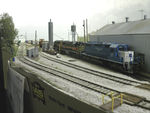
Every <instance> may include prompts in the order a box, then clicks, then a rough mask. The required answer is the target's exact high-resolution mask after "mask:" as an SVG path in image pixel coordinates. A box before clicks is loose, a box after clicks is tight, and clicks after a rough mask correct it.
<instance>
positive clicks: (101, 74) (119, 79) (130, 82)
mask: <svg viewBox="0 0 150 113" xmlns="http://www.w3.org/2000/svg"><path fill="white" fill-rule="evenodd" d="M40 55H41V56H42V57H43V58H46V59H48V60H51V61H53V62H56V63H59V64H62V65H65V66H68V67H71V68H74V69H77V70H80V71H83V72H86V73H89V74H92V75H95V76H98V77H101V78H105V79H108V80H112V81H115V82H118V83H122V84H125V85H132V86H139V85H142V83H141V82H138V81H134V80H129V79H125V78H122V77H117V76H114V75H111V74H107V73H104V72H100V71H96V70H93V69H89V68H86V67H83V66H79V65H76V64H73V63H69V62H66V61H62V60H59V59H58V58H57V59H55V58H53V57H50V56H47V55H44V54H43V53H41V54H40ZM142 88H143V89H147V88H146V87H142Z"/></svg>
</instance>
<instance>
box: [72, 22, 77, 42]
mask: <svg viewBox="0 0 150 113" xmlns="http://www.w3.org/2000/svg"><path fill="white" fill-rule="evenodd" d="M71 32H72V42H73V43H75V41H76V40H75V37H76V25H74V24H73V25H71Z"/></svg>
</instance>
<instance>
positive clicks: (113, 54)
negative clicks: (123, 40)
mask: <svg viewBox="0 0 150 113" xmlns="http://www.w3.org/2000/svg"><path fill="white" fill-rule="evenodd" d="M54 49H55V50H56V51H57V52H60V53H65V54H68V55H74V56H77V57H79V58H82V59H88V60H90V61H95V62H97V63H100V64H103V65H106V66H109V67H112V68H117V69H119V70H121V71H124V72H127V73H134V72H137V71H138V70H139V69H140V68H141V65H142V64H144V55H143V54H135V52H134V51H131V50H129V47H128V45H127V44H117V43H108V42H88V43H82V42H76V43H73V42H69V41H55V42H54Z"/></svg>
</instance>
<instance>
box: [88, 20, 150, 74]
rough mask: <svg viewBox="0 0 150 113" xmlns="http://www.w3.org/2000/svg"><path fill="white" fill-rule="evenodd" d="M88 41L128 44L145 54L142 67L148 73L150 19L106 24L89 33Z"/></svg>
mask: <svg viewBox="0 0 150 113" xmlns="http://www.w3.org/2000/svg"><path fill="white" fill-rule="evenodd" d="M90 41H98V42H116V43H123V44H128V45H129V47H131V50H134V51H135V52H139V53H143V54H144V55H145V64H144V66H143V69H144V71H145V72H148V73H150V19H146V20H140V21H134V22H124V23H117V24H111V25H106V26H104V27H103V28H101V29H100V30H98V31H97V32H95V33H94V34H91V35H90Z"/></svg>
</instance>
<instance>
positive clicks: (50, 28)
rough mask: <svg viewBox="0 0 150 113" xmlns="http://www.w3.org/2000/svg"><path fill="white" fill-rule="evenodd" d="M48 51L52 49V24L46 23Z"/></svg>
mask: <svg viewBox="0 0 150 113" xmlns="http://www.w3.org/2000/svg"><path fill="white" fill-rule="evenodd" d="M48 37H49V49H52V48H53V22H51V19H50V22H48Z"/></svg>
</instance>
